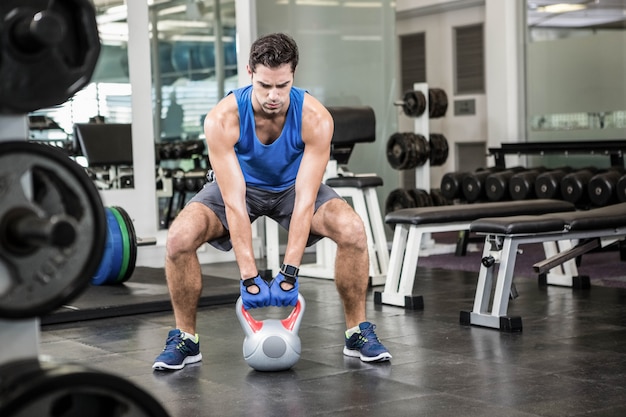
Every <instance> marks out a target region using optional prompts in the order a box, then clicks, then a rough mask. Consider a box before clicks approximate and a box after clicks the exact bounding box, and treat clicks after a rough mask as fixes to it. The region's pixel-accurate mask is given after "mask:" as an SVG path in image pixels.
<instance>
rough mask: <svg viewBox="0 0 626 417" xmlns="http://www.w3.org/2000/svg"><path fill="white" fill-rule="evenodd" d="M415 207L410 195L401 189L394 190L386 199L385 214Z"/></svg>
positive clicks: (415, 204)
mask: <svg viewBox="0 0 626 417" xmlns="http://www.w3.org/2000/svg"><path fill="white" fill-rule="evenodd" d="M416 206H417V202H416V201H415V199H414V198H413V196H412V195H411V193H409V192H408V191H407V190H405V189H403V188H396V189H395V190H392V191H391V192H390V193H389V195H388V196H387V199H386V200H385V214H389V213H392V212H394V211H397V210H401V209H405V208H413V207H416Z"/></svg>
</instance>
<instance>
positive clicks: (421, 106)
mask: <svg viewBox="0 0 626 417" xmlns="http://www.w3.org/2000/svg"><path fill="white" fill-rule="evenodd" d="M402 110H403V111H404V114H405V115H407V116H409V117H419V116H421V115H422V114H423V113H424V111H426V97H425V96H424V93H422V92H421V91H407V92H405V93H404V97H403V104H402Z"/></svg>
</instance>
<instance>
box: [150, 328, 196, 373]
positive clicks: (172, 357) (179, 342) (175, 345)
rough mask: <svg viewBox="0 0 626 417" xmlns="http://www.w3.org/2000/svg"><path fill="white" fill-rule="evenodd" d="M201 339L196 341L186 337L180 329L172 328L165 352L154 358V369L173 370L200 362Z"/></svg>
mask: <svg viewBox="0 0 626 417" xmlns="http://www.w3.org/2000/svg"><path fill="white" fill-rule="evenodd" d="M201 360H202V353H200V341H197V342H194V341H193V340H191V339H189V338H185V334H184V333H183V332H181V331H180V330H179V329H174V330H170V332H169V333H168V334H167V340H166V341H165V347H164V348H163V352H161V354H160V355H159V356H157V358H156V359H155V360H154V365H152V369H154V370H157V371H168V370H169V371H172V370H177V369H183V368H184V367H185V365H187V364H190V363H196V362H200V361H201Z"/></svg>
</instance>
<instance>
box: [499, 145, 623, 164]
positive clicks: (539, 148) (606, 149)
mask: <svg viewBox="0 0 626 417" xmlns="http://www.w3.org/2000/svg"><path fill="white" fill-rule="evenodd" d="M624 153H626V140H601V141H596V140H589V141H576V142H524V143H503V144H502V145H501V146H500V148H489V154H490V155H492V156H493V157H494V159H495V165H496V166H497V167H500V168H506V162H505V156H506V155H518V154H524V155H541V156H543V155H546V154H552V155H564V156H568V155H573V154H590V155H601V156H602V155H604V156H608V157H609V158H610V162H611V166H624Z"/></svg>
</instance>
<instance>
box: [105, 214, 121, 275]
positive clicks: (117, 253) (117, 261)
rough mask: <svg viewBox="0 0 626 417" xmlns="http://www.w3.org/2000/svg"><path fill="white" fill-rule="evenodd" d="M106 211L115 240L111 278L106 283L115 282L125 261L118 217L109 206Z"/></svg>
mask: <svg viewBox="0 0 626 417" xmlns="http://www.w3.org/2000/svg"><path fill="white" fill-rule="evenodd" d="M106 211H107V221H108V223H109V229H110V230H111V238H112V241H113V242H112V243H113V244H112V247H113V250H112V252H111V273H110V274H109V278H108V279H107V281H106V284H115V283H116V282H117V277H118V276H119V274H120V272H121V270H122V265H123V263H124V242H123V236H122V230H121V228H120V225H119V222H118V220H117V217H116V216H115V214H114V213H113V210H111V208H109V207H107V208H106Z"/></svg>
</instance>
